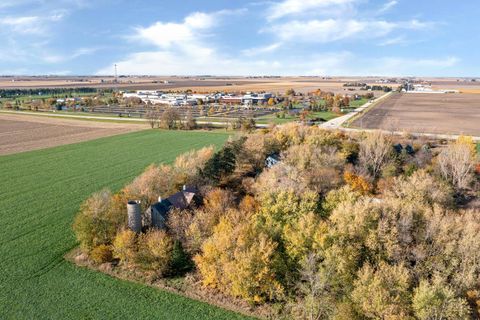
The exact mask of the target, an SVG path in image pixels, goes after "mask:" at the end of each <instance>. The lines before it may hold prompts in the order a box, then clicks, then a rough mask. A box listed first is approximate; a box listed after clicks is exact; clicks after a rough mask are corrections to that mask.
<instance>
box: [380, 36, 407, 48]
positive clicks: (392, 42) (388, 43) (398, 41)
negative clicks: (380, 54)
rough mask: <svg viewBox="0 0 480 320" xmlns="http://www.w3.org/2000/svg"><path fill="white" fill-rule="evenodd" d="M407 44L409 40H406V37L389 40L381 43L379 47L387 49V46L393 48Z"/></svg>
mask: <svg viewBox="0 0 480 320" xmlns="http://www.w3.org/2000/svg"><path fill="white" fill-rule="evenodd" d="M405 43H407V40H406V39H405V37H404V36H398V37H394V38H387V39H385V40H383V41H382V42H380V43H379V44H378V45H379V46H381V47H386V46H392V45H398V44H405Z"/></svg>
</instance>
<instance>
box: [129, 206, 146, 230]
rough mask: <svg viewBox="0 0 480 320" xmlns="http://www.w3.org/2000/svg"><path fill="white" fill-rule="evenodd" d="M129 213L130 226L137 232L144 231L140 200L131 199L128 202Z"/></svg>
mask: <svg viewBox="0 0 480 320" xmlns="http://www.w3.org/2000/svg"><path fill="white" fill-rule="evenodd" d="M127 213H128V227H129V228H130V229H131V230H132V231H134V232H136V233H140V232H141V231H142V209H141V207H140V201H138V200H131V201H128V203H127Z"/></svg>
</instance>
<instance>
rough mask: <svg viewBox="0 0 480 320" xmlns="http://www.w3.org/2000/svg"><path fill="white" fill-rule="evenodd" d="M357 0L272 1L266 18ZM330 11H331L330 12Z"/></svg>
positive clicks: (344, 4) (331, 6) (341, 4)
mask: <svg viewBox="0 0 480 320" xmlns="http://www.w3.org/2000/svg"><path fill="white" fill-rule="evenodd" d="M356 2H358V0H284V1H282V2H279V3H274V4H273V5H272V6H271V7H270V9H269V10H268V16H267V17H268V19H269V20H275V19H279V18H282V17H286V16H292V15H299V14H304V13H312V11H313V12H314V11H321V10H325V11H329V10H331V9H332V8H338V7H342V8H343V9H346V7H347V6H349V5H351V4H354V3H356ZM330 13H331V12H330Z"/></svg>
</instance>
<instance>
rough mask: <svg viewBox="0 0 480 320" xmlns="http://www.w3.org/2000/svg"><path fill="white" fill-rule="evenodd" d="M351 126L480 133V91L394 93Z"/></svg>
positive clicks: (438, 132) (394, 129) (422, 131)
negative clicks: (474, 92)
mask: <svg viewBox="0 0 480 320" xmlns="http://www.w3.org/2000/svg"><path fill="white" fill-rule="evenodd" d="M353 126H354V127H359V128H367V129H384V130H393V131H408V132H418V133H435V134H466V135H473V136H480V95H476V94H420V93H417V94H395V95H393V96H392V97H391V98H390V99H388V100H386V101H384V102H382V103H381V104H379V105H377V106H376V107H374V108H372V109H371V110H370V111H368V112H367V113H366V114H365V115H364V116H362V117H360V118H358V119H356V120H355V121H354V122H353Z"/></svg>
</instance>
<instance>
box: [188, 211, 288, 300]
mask: <svg viewBox="0 0 480 320" xmlns="http://www.w3.org/2000/svg"><path fill="white" fill-rule="evenodd" d="M194 261H195V263H196V265H197V268H198V270H199V272H200V274H201V276H202V281H203V284H204V285H205V286H210V287H214V288H218V289H219V290H220V291H222V292H224V293H227V294H230V295H232V296H235V297H241V298H243V299H245V300H247V301H249V302H251V303H260V302H263V301H265V300H271V299H274V298H275V297H278V295H280V294H282V292H283V287H282V285H281V284H280V283H279V282H278V281H277V279H276V273H275V272H276V270H277V268H278V267H279V266H280V264H279V263H278V256H277V253H276V243H275V242H273V241H272V240H271V239H270V238H268V236H266V235H265V234H263V233H258V232H256V231H255V228H254V225H253V224H252V223H251V222H249V221H247V219H240V221H239V220H238V217H235V214H231V215H229V216H228V217H224V218H222V219H221V220H220V223H219V224H218V225H217V226H216V227H215V230H214V233H213V235H212V236H211V237H210V238H209V239H207V240H206V241H205V242H204V244H203V245H202V253H201V254H199V255H196V256H195V257H194Z"/></svg>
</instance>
